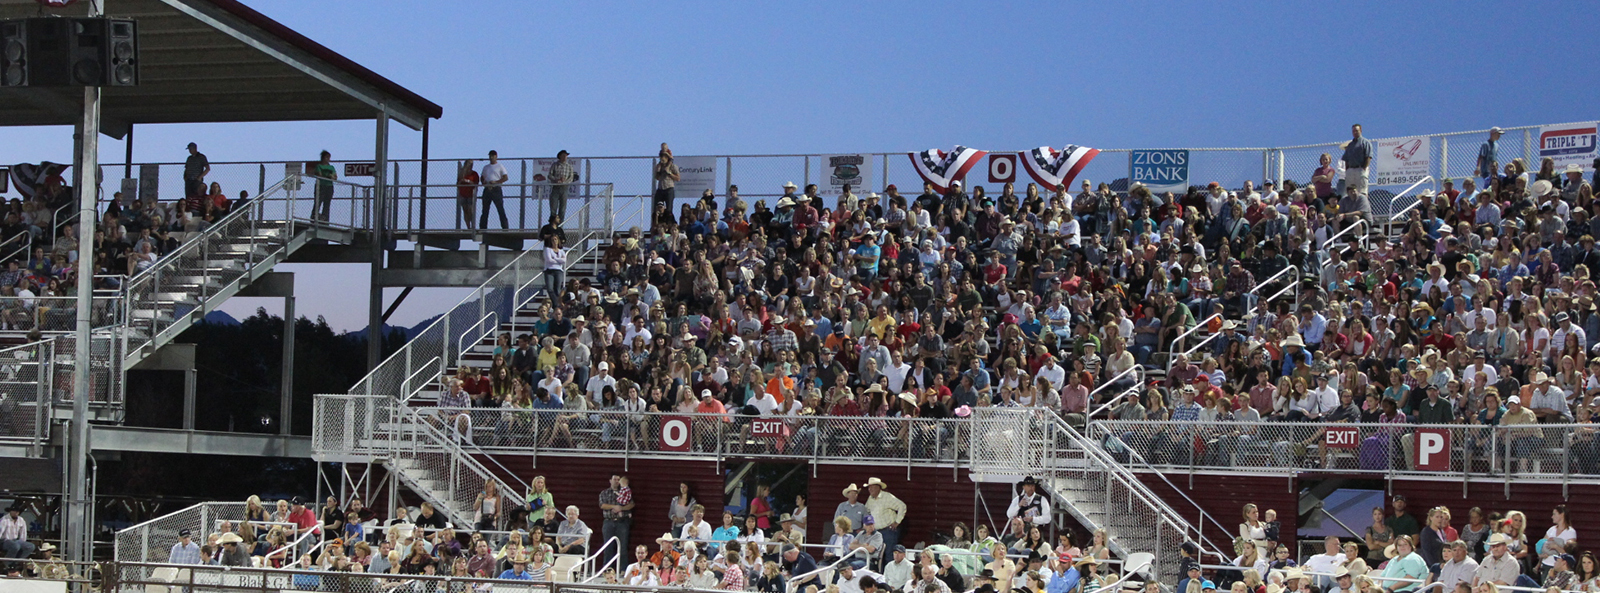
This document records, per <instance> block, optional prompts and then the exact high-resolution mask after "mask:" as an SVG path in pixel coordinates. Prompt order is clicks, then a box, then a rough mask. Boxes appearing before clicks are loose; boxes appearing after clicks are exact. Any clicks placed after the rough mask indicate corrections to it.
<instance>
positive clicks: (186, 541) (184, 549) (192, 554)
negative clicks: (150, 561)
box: [167, 529, 200, 564]
mask: <svg viewBox="0 0 1600 593" xmlns="http://www.w3.org/2000/svg"><path fill="white" fill-rule="evenodd" d="M190 536H191V534H190V532H189V530H187V529H184V530H182V531H179V532H178V543H175V544H172V551H171V552H169V553H167V564H199V563H200V545H199V544H196V543H194V539H193V538H192V537H190Z"/></svg>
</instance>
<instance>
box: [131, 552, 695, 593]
mask: <svg viewBox="0 0 1600 593" xmlns="http://www.w3.org/2000/svg"><path fill="white" fill-rule="evenodd" d="M341 560H342V559H341ZM334 564H335V565H334V566H331V567H330V568H328V569H324V570H302V569H298V568H285V569H271V568H250V567H234V566H207V565H192V566H176V565H166V564H160V563H138V562H123V561H119V562H116V563H114V564H110V565H106V566H103V567H102V568H103V569H104V570H106V571H108V572H110V573H112V574H111V578H108V579H107V582H109V583H110V584H111V585H112V587H113V588H112V589H108V590H107V591H106V593H151V592H152V591H160V592H161V593H173V592H179V591H181V592H184V593H241V592H255V593H259V592H261V591H334V592H338V593H388V592H390V591H402V592H408V593H410V592H417V593H424V592H425V593H487V592H490V591H492V592H494V593H556V592H557V591H561V590H573V591H590V592H593V591H612V590H614V591H638V590H643V588H641V587H632V588H629V587H618V586H610V585H606V584H601V583H582V584H578V583H563V582H561V581H562V580H564V579H563V578H561V577H558V576H555V573H556V570H554V568H552V567H551V566H549V565H548V564H546V565H545V566H543V567H532V566H530V569H531V570H530V574H531V575H533V576H536V575H538V574H544V575H545V578H543V579H535V580H498V579H488V578H469V577H451V576H446V575H443V574H440V575H427V574H422V575H413V574H400V573H399V572H398V570H396V571H395V572H391V573H383V574H377V573H367V572H365V571H361V570H352V569H351V568H349V567H348V566H347V562H342V561H341V562H335V563H334ZM495 576H498V575H495ZM552 581H555V582H552ZM567 587H577V588H572V589H567ZM674 589H675V590H681V591H684V592H685V593H701V592H702V590H700V589H691V588H687V587H674Z"/></svg>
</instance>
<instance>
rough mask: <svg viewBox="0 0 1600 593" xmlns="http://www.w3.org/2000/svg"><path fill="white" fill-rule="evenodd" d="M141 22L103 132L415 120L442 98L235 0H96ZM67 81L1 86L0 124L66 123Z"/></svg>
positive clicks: (5, 0)
mask: <svg viewBox="0 0 1600 593" xmlns="http://www.w3.org/2000/svg"><path fill="white" fill-rule="evenodd" d="M102 2H103V3H104V4H103V6H104V13H105V15H106V16H111V17H119V18H132V19H136V20H138V22H139V59H140V64H139V86H136V87H105V88H104V89H103V90H102V95H101V101H102V103H101V104H102V111H103V113H102V116H101V117H102V119H103V122H104V123H103V125H102V132H104V133H106V134H109V135H111V136H115V137H121V136H123V135H124V134H125V133H126V131H127V129H128V126H129V125H130V124H136V123H137V124H145V123H201V122H242V121H310V120H349V119H370V118H373V117H376V115H377V113H378V110H379V109H380V106H381V107H386V108H387V109H388V111H389V115H390V117H391V118H394V119H395V120H397V121H399V122H401V123H403V124H405V125H407V126H409V127H411V128H413V129H421V128H422V124H423V121H424V120H426V119H429V118H438V117H440V116H441V115H443V112H444V110H443V108H441V107H440V106H439V105H437V104H434V103H433V102H431V101H428V100H427V99H424V98H422V96H420V95H418V94H416V93H414V92H412V91H410V90H407V89H406V88H405V87H402V86H400V85H399V84H396V83H395V82H394V81H391V80H389V79H387V78H384V77H383V76H381V75H379V74H377V73H376V72H373V71H371V70H369V69H367V68H365V67H363V66H361V65H360V64H357V63H356V62H354V61H353V60H351V59H349V58H346V57H344V56H342V55H339V54H338V53H336V52H334V51H333V50H330V49H328V48H327V47H324V46H323V45H322V44H319V43H317V42H315V41H312V40H311V39H310V38H308V37H306V36H305V35H302V34H300V33H298V32H296V31H294V30H293V29H290V28H289V27H287V26H284V25H283V24H282V23H279V22H277V21H275V20H272V19H271V18H268V17H267V16H266V15H263V14H261V13H260V12H257V11H255V10H254V9H252V8H250V7H248V6H245V5H244V4H243V3H240V2H239V1H238V0H102ZM87 4H88V3H87V2H79V3H78V4H75V5H72V6H69V7H67V8H65V9H44V8H42V7H41V6H40V5H39V4H38V3H36V2H35V1H34V0H0V18H21V17H30V16H39V15H62V16H81V15H83V14H85V8H84V6H85V5H87ZM78 97H79V93H77V92H76V91H75V90H74V89H70V88H32V89H12V88H7V89H0V126H21V125H71V124H73V123H75V122H77V121H78V119H79V118H80V117H81V112H80V110H79V108H78V104H79V103H80V102H81V100H80V99H79V98H78Z"/></svg>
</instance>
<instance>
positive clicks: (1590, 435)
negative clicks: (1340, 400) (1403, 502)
mask: <svg viewBox="0 0 1600 593" xmlns="http://www.w3.org/2000/svg"><path fill="white" fill-rule="evenodd" d="M1597 431H1600V427H1597V426H1595V425H1590V424H1527V425H1502V426H1485V425H1475V424H1408V423H1383V424H1359V423H1315V422H1257V423H1244V422H1156V421H1135V420H1105V421H1098V422H1095V423H1093V424H1092V425H1090V429H1089V433H1090V435H1091V436H1093V437H1094V438H1095V439H1096V440H1097V441H1098V442H1100V443H1101V446H1102V447H1103V448H1105V449H1106V450H1107V451H1109V452H1111V454H1112V455H1113V456H1119V457H1121V458H1125V459H1131V458H1132V457H1131V456H1132V455H1133V454H1134V453H1137V454H1138V455H1139V456H1142V457H1143V458H1144V459H1145V460H1146V461H1147V462H1148V463H1149V464H1150V465H1151V466H1152V467H1156V468H1168V469H1180V470H1184V471H1188V472H1191V473H1194V472H1201V471H1208V470H1209V469H1211V468H1215V469H1216V470H1217V471H1230V472H1237V471H1240V470H1255V471H1258V472H1268V473H1306V472H1310V473H1340V474H1362V473H1366V474H1381V475H1385V476H1400V477H1407V478H1427V479H1438V478H1440V477H1442V476H1450V477H1452V479H1460V480H1467V479H1471V478H1478V479H1503V480H1504V481H1505V482H1506V484H1507V485H1508V488H1509V484H1510V482H1511V480H1512V479H1513V478H1515V479H1516V480H1520V481H1543V482H1560V483H1562V484H1563V485H1566V484H1568V483H1570V482H1571V481H1572V479H1573V478H1574V477H1575V476H1577V477H1586V478H1588V479H1590V480H1592V479H1595V478H1600V444H1597V443H1600V438H1597V435H1600V432H1597ZM1419 435H1426V436H1423V437H1419ZM1418 438H1422V439H1423V440H1424V443H1423V444H1422V445H1418V444H1417V440H1418ZM1196 442H1198V443H1200V445H1199V446H1198V447H1197V446H1196V445H1195V444H1196ZM1419 449H1420V450H1419Z"/></svg>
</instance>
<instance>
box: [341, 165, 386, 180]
mask: <svg viewBox="0 0 1600 593" xmlns="http://www.w3.org/2000/svg"><path fill="white" fill-rule="evenodd" d="M377 175H378V164H377V163H345V164H344V176H345V177H376V176H377Z"/></svg>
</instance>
